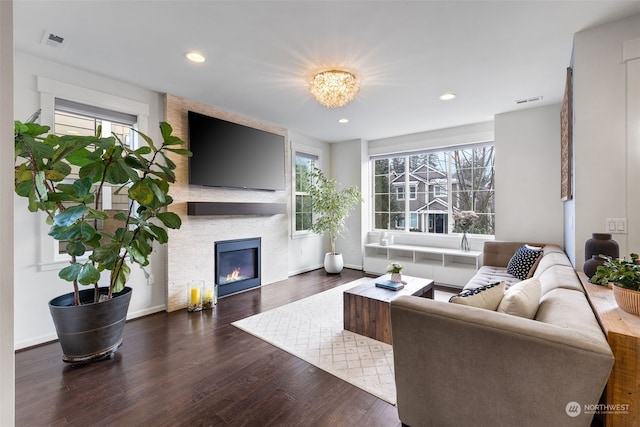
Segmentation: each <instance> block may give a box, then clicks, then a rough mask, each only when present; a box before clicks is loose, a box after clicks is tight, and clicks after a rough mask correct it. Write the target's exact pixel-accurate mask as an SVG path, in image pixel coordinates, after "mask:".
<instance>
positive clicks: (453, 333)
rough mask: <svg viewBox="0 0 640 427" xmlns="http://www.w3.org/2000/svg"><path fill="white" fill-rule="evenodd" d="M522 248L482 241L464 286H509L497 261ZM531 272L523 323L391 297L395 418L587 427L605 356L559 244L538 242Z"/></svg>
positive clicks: (609, 357) (414, 423) (608, 356)
mask: <svg viewBox="0 0 640 427" xmlns="http://www.w3.org/2000/svg"><path fill="white" fill-rule="evenodd" d="M522 245H523V243H521V242H487V243H485V247H484V254H483V255H484V257H483V259H484V266H483V267H481V268H480V269H479V271H478V273H477V274H476V276H475V277H474V278H473V279H471V281H470V282H469V283H468V284H467V286H466V287H465V288H466V289H471V288H475V287H479V286H483V285H486V284H488V283H492V282H495V281H506V282H508V284H510V285H511V284H514V283H518V282H519V279H516V278H514V277H513V276H511V275H509V274H508V273H507V272H506V267H507V264H508V263H509V260H510V259H511V257H512V256H513V254H514V253H515V252H516V251H517V250H518V248H520V247H521V246H522ZM533 277H535V278H537V279H538V280H539V282H540V285H541V297H540V303H539V306H538V309H537V312H536V314H535V317H534V319H532V320H530V319H526V318H522V317H518V316H513V315H510V314H505V313H500V312H496V311H491V310H486V309H483V308H476V307H469V306H466V305H459V304H452V303H448V302H442V301H436V300H430V299H426V298H418V297H410V296H405V297H400V298H398V299H396V300H394V301H393V302H392V303H391V321H392V334H393V350H394V363H395V376H396V388H397V399H398V413H399V416H400V420H401V421H402V422H403V424H406V425H409V426H411V427H419V426H456V427H460V426H516V425H517V426H545V427H546V426H589V425H590V423H591V420H592V418H593V415H594V414H593V411H590V410H589V408H590V406H588V405H594V404H597V403H598V401H599V398H600V396H601V394H602V391H603V389H604V386H605V384H606V382H607V378H608V376H609V373H610V371H611V367H612V366H613V361H614V359H613V354H612V352H611V349H610V347H609V345H608V344H607V340H606V338H605V336H604V334H603V332H602V330H601V329H600V326H599V324H598V321H597V319H596V317H595V315H594V314H593V311H592V310H591V307H590V305H589V302H588V301H587V298H586V296H585V294H584V290H583V288H582V285H581V283H580V281H579V279H578V277H577V275H576V272H575V270H574V269H573V267H572V265H571V263H570V261H569V259H568V257H567V256H566V254H565V253H564V252H563V251H562V249H561V248H560V247H558V246H556V245H544V247H543V255H542V257H541V258H540V260H539V262H538V264H537V267H535V272H534V273H533ZM585 405H587V406H585ZM592 407H593V406H591V408H592Z"/></svg>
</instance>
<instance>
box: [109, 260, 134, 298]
mask: <svg viewBox="0 0 640 427" xmlns="http://www.w3.org/2000/svg"><path fill="white" fill-rule="evenodd" d="M129 273H131V269H130V268H129V266H128V265H127V264H126V263H122V266H121V267H120V271H119V272H118V274H117V275H116V281H115V284H114V286H113V292H120V291H121V290H122V289H124V285H125V283H127V279H128V278H129Z"/></svg>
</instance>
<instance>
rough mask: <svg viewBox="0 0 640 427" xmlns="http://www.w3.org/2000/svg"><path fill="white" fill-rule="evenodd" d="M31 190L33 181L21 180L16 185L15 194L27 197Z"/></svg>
mask: <svg viewBox="0 0 640 427" xmlns="http://www.w3.org/2000/svg"><path fill="white" fill-rule="evenodd" d="M32 191H33V181H31V180H29V181H22V182H20V183H19V184H17V185H16V194H17V195H18V196H21V197H29V193H31V192H32Z"/></svg>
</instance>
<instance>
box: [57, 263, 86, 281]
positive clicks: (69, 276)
mask: <svg viewBox="0 0 640 427" xmlns="http://www.w3.org/2000/svg"><path fill="white" fill-rule="evenodd" d="M81 269H82V265H81V264H77V263H74V264H70V265H68V266H66V267H65V268H63V269H62V270H60V272H59V273H58V277H60V278H61V279H63V280H66V281H67V282H73V281H74V280H76V279H77V278H78V274H80V270H81Z"/></svg>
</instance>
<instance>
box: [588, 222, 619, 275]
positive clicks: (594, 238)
mask: <svg viewBox="0 0 640 427" xmlns="http://www.w3.org/2000/svg"><path fill="white" fill-rule="evenodd" d="M600 255H605V256H610V257H611V258H618V257H619V256H620V249H619V247H618V242H616V241H615V240H613V239H612V238H611V234H609V233H593V234H591V239H589V240H587V241H586V242H585V244H584V259H585V263H584V266H583V267H582V270H583V271H584V273H585V274H586V275H587V277H588V278H589V279H591V278H592V277H593V275H594V274H596V270H597V269H598V266H599V265H602V264H604V260H603V259H602V258H600Z"/></svg>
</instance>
